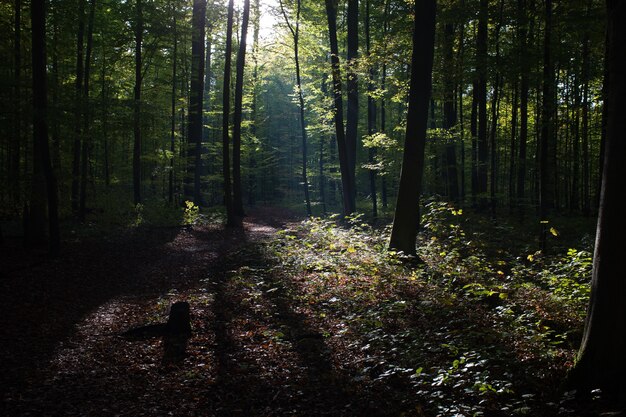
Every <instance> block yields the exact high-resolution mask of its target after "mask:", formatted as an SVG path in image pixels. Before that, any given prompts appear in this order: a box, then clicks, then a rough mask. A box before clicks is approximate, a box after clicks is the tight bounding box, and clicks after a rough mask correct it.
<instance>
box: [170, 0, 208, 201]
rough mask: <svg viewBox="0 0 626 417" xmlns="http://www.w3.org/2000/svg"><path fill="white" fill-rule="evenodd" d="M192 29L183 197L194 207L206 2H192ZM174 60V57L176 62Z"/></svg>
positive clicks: (197, 186)
mask: <svg viewBox="0 0 626 417" xmlns="http://www.w3.org/2000/svg"><path fill="white" fill-rule="evenodd" d="M192 13H193V14H192V28H191V85H190V87H191V90H190V91H189V114H188V128H187V134H188V141H187V146H188V149H187V157H188V161H187V177H186V181H185V196H186V197H187V198H191V199H192V200H193V202H194V203H196V204H197V205H200V204H203V203H204V201H203V199H202V196H201V194H200V173H201V162H202V161H201V156H202V152H201V151H202V120H203V117H202V110H203V104H202V103H203V99H204V59H205V57H204V38H205V27H206V0H194V2H193V12H192ZM175 59H176V58H174V60H175Z"/></svg>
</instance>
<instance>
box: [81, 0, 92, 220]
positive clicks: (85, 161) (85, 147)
mask: <svg viewBox="0 0 626 417" xmlns="http://www.w3.org/2000/svg"><path fill="white" fill-rule="evenodd" d="M95 11H96V0H91V2H90V4H89V20H88V23H87V48H86V50H85V78H84V82H83V131H82V138H83V140H82V150H81V157H80V159H81V169H80V199H79V208H78V217H79V219H80V220H81V221H84V220H85V210H86V204H87V178H88V174H89V148H90V146H91V137H90V127H91V113H90V108H89V79H90V74H91V51H92V49H93V20H94V14H95Z"/></svg>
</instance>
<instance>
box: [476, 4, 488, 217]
mask: <svg viewBox="0 0 626 417" xmlns="http://www.w3.org/2000/svg"><path fill="white" fill-rule="evenodd" d="M487 6H488V0H480V9H479V12H478V35H477V37H476V72H477V77H478V80H477V87H478V90H477V97H476V98H477V101H478V137H477V152H478V155H477V156H478V160H477V173H476V174H477V190H476V191H477V194H479V197H480V206H481V207H484V199H485V195H486V193H487V73H488V68H487V59H488V55H487V22H488V7H487Z"/></svg>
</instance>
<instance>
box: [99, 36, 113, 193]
mask: <svg viewBox="0 0 626 417" xmlns="http://www.w3.org/2000/svg"><path fill="white" fill-rule="evenodd" d="M106 62H107V60H106V55H105V53H104V48H102V69H101V72H100V83H101V87H100V88H101V95H102V103H103V104H102V112H101V116H100V117H101V118H102V141H103V146H104V161H103V163H104V185H105V187H106V189H107V191H108V190H109V187H110V186H111V162H110V160H109V134H108V117H109V109H108V106H109V98H108V93H107V89H106Z"/></svg>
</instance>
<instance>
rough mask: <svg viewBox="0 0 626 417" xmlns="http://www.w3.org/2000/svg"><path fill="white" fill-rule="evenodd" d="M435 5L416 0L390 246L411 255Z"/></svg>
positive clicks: (432, 0)
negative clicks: (408, 82) (407, 92)
mask: <svg viewBox="0 0 626 417" xmlns="http://www.w3.org/2000/svg"><path fill="white" fill-rule="evenodd" d="M436 8H437V2H436V0H424V1H417V2H415V17H414V26H413V56H412V58H411V82H410V90H409V109H408V113H407V125H406V139H405V142H404V155H403V158H402V171H401V174H400V186H399V189H398V200H397V203H396V211H395V216H394V219H393V228H392V230H391V239H390V242H389V246H390V247H391V248H393V249H396V250H399V251H402V252H404V253H406V254H410V255H413V254H415V242H416V239H417V232H418V228H419V224H420V214H419V199H420V193H421V191H422V178H423V174H424V149H425V147H426V127H427V122H428V103H429V100H430V92H431V85H432V80H431V74H432V68H433V56H434V49H435V15H436Z"/></svg>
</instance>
